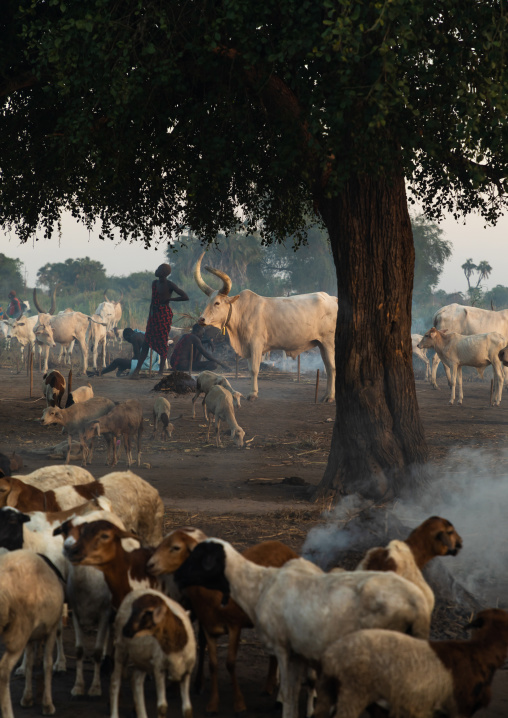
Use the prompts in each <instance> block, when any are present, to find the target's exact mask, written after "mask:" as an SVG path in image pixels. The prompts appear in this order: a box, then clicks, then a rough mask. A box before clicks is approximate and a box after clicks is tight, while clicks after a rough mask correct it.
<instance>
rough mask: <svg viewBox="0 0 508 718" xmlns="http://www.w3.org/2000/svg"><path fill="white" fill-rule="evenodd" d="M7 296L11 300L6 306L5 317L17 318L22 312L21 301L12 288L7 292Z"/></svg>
mask: <svg viewBox="0 0 508 718" xmlns="http://www.w3.org/2000/svg"><path fill="white" fill-rule="evenodd" d="M8 296H9V299H10V300H11V301H10V303H9V306H8V307H7V317H8V318H9V319H18V317H20V316H21V315H22V314H23V307H22V306H21V302H20V301H19V299H18V298H17V296H16V292H15V291H14V289H12V290H11V291H10V292H9V295H8Z"/></svg>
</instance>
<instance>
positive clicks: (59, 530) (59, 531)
mask: <svg viewBox="0 0 508 718" xmlns="http://www.w3.org/2000/svg"><path fill="white" fill-rule="evenodd" d="M69 526H70V522H69V521H64V522H63V524H60V526H57V527H56V529H53V536H62V535H64V536H67V534H68V533H69Z"/></svg>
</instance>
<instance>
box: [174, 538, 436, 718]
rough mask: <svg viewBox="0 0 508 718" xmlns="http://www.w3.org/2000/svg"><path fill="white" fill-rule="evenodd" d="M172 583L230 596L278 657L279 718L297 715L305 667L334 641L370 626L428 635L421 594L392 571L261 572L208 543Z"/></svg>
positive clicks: (296, 568)
mask: <svg viewBox="0 0 508 718" xmlns="http://www.w3.org/2000/svg"><path fill="white" fill-rule="evenodd" d="M175 580H176V582H177V585H178V586H179V588H180V589H184V588H187V587H188V586H193V585H201V586H205V587H207V588H212V589H216V590H219V591H222V592H223V594H224V599H225V598H226V597H227V596H229V593H230V592H231V596H232V598H233V599H234V600H235V601H236V602H237V603H238V604H239V605H240V606H241V607H242V608H243V610H244V611H245V613H246V614H247V615H248V616H249V618H250V619H251V621H252V622H253V624H254V626H255V627H256V629H257V631H258V635H259V637H260V639H261V641H262V643H263V644H264V646H265V648H266V649H267V650H268V651H270V652H271V653H274V654H275V656H276V658H277V661H278V664H279V669H280V675H281V697H282V702H283V718H295V717H296V716H297V702H298V692H299V687H300V678H301V673H302V670H303V668H304V667H305V663H306V661H318V662H319V660H320V659H321V656H322V654H323V652H324V651H325V650H326V648H327V647H328V646H329V645H330V644H331V643H332V642H333V641H334V640H336V639H337V638H339V637H341V636H343V635H345V634H347V633H351V632H353V631H357V630H359V629H361V628H371V627H380V628H388V629H393V630H399V631H402V632H404V633H411V634H412V635H415V636H418V637H422V638H426V637H427V636H428V633H429V627H430V612H429V610H428V606H427V602H426V601H425V598H424V596H423V594H422V592H421V591H420V589H419V588H418V587H416V586H414V585H413V584H412V583H410V582H409V581H406V579H404V578H401V577H400V576H397V575H396V574H394V573H392V572H388V573H383V572H378V571H341V572H338V573H337V572H334V573H331V574H326V573H323V572H322V571H321V569H319V568H318V567H317V566H315V565H314V564H312V563H310V562H309V561H306V560H305V559H294V560H292V561H289V562H288V563H286V564H285V565H284V566H282V568H266V567H264V566H256V565H255V564H254V563H252V561H248V560H247V559H245V558H244V557H243V556H242V555H241V554H239V553H238V552H237V551H235V549H234V548H233V547H232V546H231V544H229V543H227V542H226V541H221V540H220V539H207V540H206V541H202V542H201V543H199V544H198V545H197V546H196V548H195V549H194V550H193V551H192V552H191V554H190V556H189V557H188V559H187V560H186V561H185V562H184V563H183V564H182V566H180V568H179V569H178V570H177V571H176V573H175ZM324 606H325V607H326V610H324V609H323V607H324Z"/></svg>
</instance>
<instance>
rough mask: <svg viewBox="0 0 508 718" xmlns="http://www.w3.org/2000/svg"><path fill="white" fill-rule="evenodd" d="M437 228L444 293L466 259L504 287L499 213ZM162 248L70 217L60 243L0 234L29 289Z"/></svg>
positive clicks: (137, 263)
mask: <svg viewBox="0 0 508 718" xmlns="http://www.w3.org/2000/svg"><path fill="white" fill-rule="evenodd" d="M440 227H441V229H442V230H443V231H444V235H443V237H444V238H445V239H448V240H450V241H451V242H452V246H453V254H452V257H451V259H450V260H449V261H448V262H447V263H446V264H445V267H444V271H443V273H442V275H441V281H440V283H439V286H438V288H439V289H444V290H445V291H446V292H455V291H465V289H466V288H467V283H466V279H465V277H464V273H463V271H462V269H461V268H460V267H461V264H463V263H464V262H465V261H466V260H467V259H468V258H469V257H471V258H472V259H473V261H474V262H475V263H476V264H478V262H481V261H482V260H486V261H487V262H489V264H490V265H491V266H492V267H493V272H492V274H491V276H490V278H489V279H488V280H487V282H486V283H485V286H484V288H485V289H491V288H492V287H494V286H496V284H503V285H505V286H508V216H506V215H505V216H504V217H503V218H502V219H501V220H500V221H499V223H498V224H497V226H496V227H487V228H485V227H484V221H483V220H482V219H481V218H479V217H476V216H470V217H469V218H468V219H467V220H466V223H465V224H463V223H461V222H456V221H455V220H454V219H453V218H452V217H450V218H449V219H447V220H445V221H444V222H442V223H441V224H440ZM165 247H166V245H165V243H163V244H160V245H159V247H158V249H157V248H156V247H155V246H152V248H150V249H144V248H143V245H141V244H140V243H132V244H128V243H126V242H110V241H109V242H103V241H101V240H99V239H98V237H97V236H96V234H95V233H92V234H89V233H88V232H87V230H86V229H85V228H84V227H83V226H82V225H79V224H77V223H76V222H75V221H74V219H72V217H70V216H69V217H64V219H63V222H62V237H61V239H60V240H59V239H58V238H54V239H52V240H49V241H48V240H44V239H40V240H38V241H37V242H29V243H27V244H24V245H22V244H20V242H19V240H18V239H17V238H16V236H13V235H11V236H9V235H6V234H3V233H1V232H0V252H2V253H3V254H5V255H7V256H8V257H15V258H19V259H21V261H22V262H23V263H24V265H25V270H26V272H27V284H28V285H29V286H33V285H34V284H35V278H36V274H37V270H38V269H39V268H40V267H42V266H43V265H44V264H46V263H47V262H63V261H65V260H66V259H69V258H75V259H77V258H80V257H86V256H88V257H90V259H95V260H97V261H100V262H102V264H103V265H104V267H105V268H106V273H107V274H108V275H110V276H111V275H117V276H118V275H119V276H122V275H128V274H131V273H132V272H138V271H144V270H149V271H155V269H156V268H157V267H158V265H159V264H161V263H162V262H163V261H165V256H164V250H165Z"/></svg>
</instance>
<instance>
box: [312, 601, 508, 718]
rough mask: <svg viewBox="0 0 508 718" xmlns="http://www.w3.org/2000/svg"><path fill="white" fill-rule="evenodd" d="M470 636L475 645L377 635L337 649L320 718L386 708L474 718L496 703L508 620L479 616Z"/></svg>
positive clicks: (325, 673)
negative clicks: (496, 680)
mask: <svg viewBox="0 0 508 718" xmlns="http://www.w3.org/2000/svg"><path fill="white" fill-rule="evenodd" d="M467 628H471V629H472V630H473V635H472V638H471V639H470V640H469V641H425V640H421V639H418V638H413V637H411V636H405V635H403V634H401V633H395V632H394V631H383V630H379V629H377V630H376V629H371V630H363V631H358V632H357V633H352V634H350V635H348V636H345V637H344V638H341V639H339V640H338V641H336V642H335V643H332V645H331V646H329V647H328V649H327V650H326V651H325V652H324V654H323V656H322V660H321V666H322V676H321V679H320V682H319V686H318V700H317V705H316V711H315V716H316V718H328V716H330V715H332V711H333V715H335V716H336V718H359V716H360V715H361V714H363V711H364V709H365V708H367V706H368V705H369V704H371V703H374V702H376V701H379V700H385V701H388V703H389V705H390V715H394V716H402V715H404V716H406V717H407V718H431V716H434V715H437V714H439V715H446V716H449V718H458V717H459V716H460V717H461V718H469V716H472V715H473V714H474V713H476V711H477V710H479V709H480V708H483V707H485V706H487V705H488V704H489V703H490V698H491V689H490V685H491V683H492V679H493V678H494V672H495V671H496V669H498V668H501V666H502V665H503V664H504V662H505V660H506V651H507V649H508V613H507V612H506V611H503V610H501V609H497V608H490V609H486V610H485V611H480V613H478V614H477V616H476V618H475V619H474V620H473V621H472V622H471V623H470V624H468V626H467ZM334 709H335V710H334Z"/></svg>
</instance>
